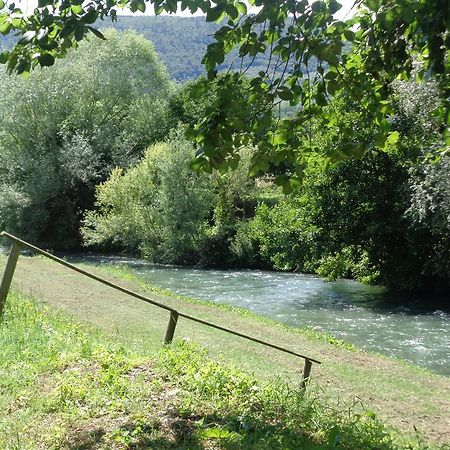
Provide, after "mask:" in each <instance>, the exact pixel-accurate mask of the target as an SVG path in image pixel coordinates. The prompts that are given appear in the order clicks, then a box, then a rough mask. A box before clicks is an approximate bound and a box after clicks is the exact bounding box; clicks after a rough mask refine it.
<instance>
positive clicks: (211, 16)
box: [206, 5, 225, 22]
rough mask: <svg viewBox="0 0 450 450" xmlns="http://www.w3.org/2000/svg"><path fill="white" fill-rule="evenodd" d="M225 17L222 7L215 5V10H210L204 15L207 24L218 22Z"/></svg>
mask: <svg viewBox="0 0 450 450" xmlns="http://www.w3.org/2000/svg"><path fill="white" fill-rule="evenodd" d="M224 15H225V8H224V5H217V6H216V7H215V8H211V9H209V10H208V12H207V13H206V21H207V22H220V21H221V20H222V19H223V16H224Z"/></svg>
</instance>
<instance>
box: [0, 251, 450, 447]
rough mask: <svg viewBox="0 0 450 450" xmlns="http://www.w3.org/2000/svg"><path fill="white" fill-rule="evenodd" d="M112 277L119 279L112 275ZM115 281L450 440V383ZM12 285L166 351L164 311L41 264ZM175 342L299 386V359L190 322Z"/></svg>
mask: <svg viewBox="0 0 450 450" xmlns="http://www.w3.org/2000/svg"><path fill="white" fill-rule="evenodd" d="M2 261H4V258H3V260H2ZM102 273H105V272H104V271H102ZM119 275H120V277H119ZM109 276H113V274H112V272H111V271H110V273H109ZM115 279H116V281H117V280H119V282H121V283H124V284H126V285H127V286H128V287H131V288H133V289H136V290H140V291H141V292H146V294H147V295H150V296H152V297H153V298H155V299H157V300H159V301H164V302H166V303H167V304H168V305H171V306H173V307H176V308H178V309H180V310H182V311H184V312H187V313H189V314H193V315H197V316H200V317H202V318H203V319H206V320H211V321H213V322H216V323H220V324H222V325H226V326H229V327H230V328H234V329H239V330H240V331H242V332H246V333H248V334H252V335H255V336H258V337H261V338H264V339H266V340H269V341H271V342H276V343H278V344H280V345H283V346H286V347H287V348H291V349H293V350H294V351H299V352H301V353H305V354H307V355H309V356H311V357H315V358H317V359H319V360H321V361H323V364H322V365H321V366H319V367H317V366H315V367H314V368H313V372H312V378H313V385H314V384H315V385H316V386H317V396H318V397H319V398H321V397H326V398H328V399H330V398H332V399H334V402H335V403H336V404H338V403H339V404H340V405H343V404H345V405H355V404H360V405H362V406H361V409H362V410H366V409H369V410H372V411H374V412H375V414H377V415H378V416H379V417H381V418H382V420H384V421H386V422H387V423H389V424H392V425H395V426H397V427H398V428H399V429H400V430H402V431H403V432H406V433H414V428H417V429H418V430H419V432H420V433H423V435H424V436H426V438H427V439H431V440H433V441H435V442H449V441H450V419H449V418H448V410H450V382H449V380H448V378H445V377H440V376H438V375H433V374H431V373H429V372H427V371H424V370H421V369H418V368H414V367H411V366H409V365H406V364H403V363H401V362H399V361H395V360H391V359H389V358H382V357H379V356H376V355H373V354H369V353H365V352H361V351H351V349H347V348H345V347H339V346H337V345H333V343H328V342H325V341H322V340H320V339H311V338H310V337H307V336H306V335H304V334H302V333H301V332H299V331H297V330H293V329H289V328H287V327H283V326H279V325H275V324H273V323H270V322H269V321H265V320H260V319H256V318H254V317H252V316H251V315H249V314H243V313H242V312H241V311H234V310H233V309H231V308H219V307H217V306H213V305H210V304H205V303H203V302H201V303H200V302H193V301H192V302H186V301H185V300H182V299H180V298H176V297H169V296H166V295H163V294H162V293H161V292H149V291H148V290H146V289H145V288H144V287H143V286H142V285H140V284H139V283H137V282H136V280H133V279H130V277H129V279H127V280H124V279H123V273H122V274H118V273H116V274H115ZM14 284H15V286H16V287H18V288H20V289H21V290H22V291H24V292H27V293H33V294H35V295H36V296H37V297H38V298H42V299H43V300H44V301H45V302H46V303H48V304H50V305H53V306H56V307H58V308H63V309H65V310H66V311H68V312H70V313H71V314H72V315H74V316H75V317H77V318H78V319H81V320H85V321H88V322H90V323H93V324H95V325H97V326H100V327H102V328H103V329H104V330H105V331H106V332H108V333H109V334H113V335H115V336H116V337H118V338H120V339H121V340H123V341H124V342H126V343H127V345H129V346H130V347H131V348H133V349H135V350H136V351H139V352H142V353H146V352H147V353H152V352H155V351H156V350H157V349H159V348H160V346H161V341H162V337H163V335H164V330H165V327H166V324H167V320H168V317H167V313H166V312H161V311H160V310H157V309H156V308H153V307H151V306H149V305H147V304H144V303H142V302H139V301H138V300H134V299H129V298H126V297H124V296H123V294H119V293H116V292H114V291H111V290H110V289H107V288H105V287H104V286H100V285H98V284H97V283H95V282H93V281H92V280H88V279H84V278H82V277H80V276H79V275H77V274H74V273H71V272H68V271H67V269H64V268H62V267H59V266H56V265H55V264H53V263H50V262H48V261H46V260H44V259H42V258H26V257H21V259H20V260H19V265H18V267H17V272H16V275H15V279H14ZM176 337H177V338H187V339H189V340H191V341H192V342H195V343H198V344H199V345H201V346H203V347H205V348H206V349H208V351H209V352H210V354H211V356H212V357H213V358H222V360H226V361H231V362H233V364H236V365H237V366H238V367H241V368H243V369H245V370H247V371H251V372H253V373H255V375H256V376H257V377H258V378H264V379H267V378H273V377H274V376H279V377H281V378H283V379H286V378H289V379H292V380H293V381H294V382H297V381H298V380H299V370H300V369H301V365H299V363H298V361H297V360H296V359H295V358H291V357H287V356H284V355H281V354H279V353H278V352H276V351H272V350H268V349H265V348H262V347H261V346H258V345H257V344H249V343H248V342H245V341H242V340H241V339H239V338H236V337H230V336H229V335H224V334H223V333H221V332H218V331H215V330H209V329H205V328H201V327H198V326H195V325H193V324H190V323H188V322H186V321H180V323H179V325H178V327H177V334H176ZM368 386H370V389H368ZM312 387H313V386H312ZM346 407H347V406H346Z"/></svg>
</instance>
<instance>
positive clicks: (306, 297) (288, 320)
mask: <svg viewBox="0 0 450 450" xmlns="http://www.w3.org/2000/svg"><path fill="white" fill-rule="evenodd" d="M82 259H83V261H84V262H91V263H93V264H114V265H118V264H119V265H126V266H128V267H129V268H131V269H132V270H133V271H134V272H135V273H136V274H137V275H139V276H140V277H141V278H142V279H144V280H145V281H148V282H149V283H151V284H153V285H155V286H159V287H162V288H166V289H169V290H171V291H173V292H176V293H178V294H182V295H185V296H189V297H194V298H200V299H207V300H212V301H214V302H217V303H224V304H227V305H232V306H240V307H243V308H246V309H248V310H250V311H252V312H255V313H257V314H260V315H263V316H266V317H269V318H271V319H274V320H276V321H279V322H282V323H285V324H287V325H290V326H293V327H312V328H313V329H316V330H319V331H323V332H326V333H329V334H331V335H333V336H334V337H336V338H338V339H342V340H344V341H347V342H351V343H353V344H355V345H356V346H358V347H360V348H364V349H367V350H371V351H375V352H378V353H381V354H383V355H387V356H394V357H396V358H401V359H404V360H406V361H409V362H411V363H414V364H417V365H419V366H422V367H426V368H428V369H430V370H432V371H434V372H436V373H440V374H443V375H450V311H448V310H447V311H443V310H442V309H439V307H438V306H436V305H435V304H433V302H432V301H431V300H430V299H427V298H425V297H422V298H415V299H412V298H399V297H398V296H391V295H389V294H388V293H386V292H385V290H384V289H382V288H379V287H373V286H366V285H363V284H361V283H357V282H355V281H349V280H340V281H336V282H333V283H328V282H325V281H323V280H321V279H320V278H318V277H315V276H311V275H303V274H294V273H281V272H269V271H259V270H230V271H228V270H202V269H197V268H186V267H173V266H157V265H152V264H149V263H146V262H144V261H141V260H136V259H130V258H121V257H105V258H99V257H92V258H90V257H83V258H82ZM400 305H401V306H400ZM405 305H407V306H405ZM424 305H427V306H424ZM441 308H442V307H441Z"/></svg>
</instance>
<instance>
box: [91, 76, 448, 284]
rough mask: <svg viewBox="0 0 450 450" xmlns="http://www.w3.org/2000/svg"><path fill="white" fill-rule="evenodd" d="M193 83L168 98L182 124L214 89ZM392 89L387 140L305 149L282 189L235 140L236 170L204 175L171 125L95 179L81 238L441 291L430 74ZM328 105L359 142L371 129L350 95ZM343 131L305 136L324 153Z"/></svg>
mask: <svg viewBox="0 0 450 450" xmlns="http://www.w3.org/2000/svg"><path fill="white" fill-rule="evenodd" d="M199 82H200V83H201V80H200V81H199ZM195 88H196V83H188V84H186V85H185V86H184V88H183V89H182V90H181V91H179V92H178V93H177V94H176V95H175V96H174V97H173V98H172V100H171V102H170V110H171V114H170V115H171V120H172V123H175V122H176V121H178V123H179V127H182V126H184V125H189V126H192V125H195V123H196V121H198V120H201V117H202V116H203V114H204V113H203V111H204V109H207V108H209V107H210V106H211V104H212V103H213V102H214V98H213V97H214V95H215V94H213V93H210V95H209V96H207V97H205V98H204V100H203V101H198V100H197V101H194V100H192V98H191V95H190V92H191V91H192V90H193V89H194V90H195ZM395 92H396V93H397V96H398V97H397V98H398V100H397V101H396V110H395V122H394V123H393V124H392V127H393V128H394V129H396V132H395V133H394V134H393V135H392V137H393V139H390V140H389V141H388V142H387V143H386V144H385V147H384V149H383V151H375V150H374V151H373V152H371V153H369V154H368V155H366V156H365V157H364V158H362V159H360V158H359V157H353V158H347V159H345V160H343V161H341V162H339V163H337V164H334V165H331V166H328V167H326V165H327V162H328V159H327V157H326V156H325V157H318V156H314V155H311V157H310V158H309V160H308V161H306V163H305V164H304V166H303V171H304V173H303V183H302V185H301V187H299V188H298V190H296V191H295V192H294V193H293V194H291V195H289V196H287V197H285V198H283V195H282V194H281V188H277V186H276V184H282V183H278V182H277V180H278V179H279V178H282V177H284V176H285V175H284V173H283V171H281V173H280V172H279V169H278V168H277V167H276V166H273V167H272V168H270V169H269V172H271V175H270V176H268V177H267V176H266V177H264V178H253V179H248V180H246V171H247V170H248V168H249V165H250V160H251V157H252V154H253V149H251V148H249V149H248V150H246V151H245V152H244V153H242V152H241V165H240V166H239V169H238V170H237V171H231V172H227V173H224V174H223V175H219V174H217V173H216V174H212V175H206V174H204V175H203V176H201V177H199V176H196V175H195V174H194V173H193V172H191V171H189V170H188V169H187V166H188V163H189V161H190V159H191V158H192V157H193V154H194V149H193V148H192V146H191V145H190V144H189V142H188V141H186V140H185V139H184V138H182V137H180V135H179V134H178V135H177V134H172V136H171V137H169V139H168V140H167V141H166V143H165V144H159V145H158V146H156V147H154V148H152V149H150V150H149V151H148V153H147V155H146V157H145V158H144V159H143V160H142V161H141V162H140V163H139V165H138V166H136V168H133V169H130V170H129V171H128V172H127V173H125V174H123V173H122V172H121V171H117V172H114V173H113V176H112V177H111V179H110V180H109V181H108V182H106V183H105V184H103V185H101V186H100V187H99V188H98V191H97V206H98V210H97V211H95V212H90V213H88V214H87V216H86V221H85V227H84V234H85V237H86V242H87V243H90V244H92V243H96V244H99V243H103V245H105V244H107V243H109V242H111V241H112V242H116V243H120V244H121V245H122V248H126V249H128V250H131V251H132V252H136V251H140V252H141V254H142V255H144V256H145V257H147V258H149V259H151V260H153V261H157V262H163V263H182V264H186V263H187V264H202V265H207V266H219V267H268V268H275V269H278V270H294V271H302V272H310V273H318V274H320V275H321V276H324V277H326V278H329V279H336V278H341V277H352V278H357V279H359V280H361V281H364V282H368V283H377V284H383V285H386V286H389V287H391V288H393V289H400V290H416V289H431V290H434V291H437V292H442V291H448V289H449V288H450V272H449V249H450V245H449V240H448V236H450V227H449V221H448V209H449V200H450V198H449V192H448V179H449V178H448V161H447V159H446V157H443V159H442V160H440V159H438V160H437V161H438V162H436V161H435V160H434V158H436V156H437V154H438V152H439V148H440V146H441V136H440V132H439V124H440V122H439V119H436V118H434V117H433V115H432V112H433V111H434V109H435V107H436V105H437V104H438V103H439V98H438V95H437V90H436V85H435V83H432V82H428V83H425V84H417V83H414V82H398V83H397V85H396V87H395ZM411 93H413V95H410V94H411ZM332 108H333V109H334V110H335V111H339V112H340V117H341V123H343V124H346V126H348V127H352V129H353V133H354V136H355V138H354V141H355V144H356V145H357V144H358V142H361V141H364V140H367V139H370V138H371V136H373V135H375V134H376V130H375V129H374V128H373V127H370V125H365V124H364V122H363V121H362V119H361V114H360V111H359V109H358V107H357V105H356V106H355V105H354V104H353V103H352V102H349V101H348V99H337V100H336V101H335V102H334V103H333V105H332ZM339 131H340V127H338V126H336V127H334V128H328V127H327V128H324V127H323V124H322V123H321V122H320V121H316V122H315V123H314V127H313V128H312V130H311V140H312V141H313V142H314V145H320V146H321V147H322V148H323V153H324V154H325V155H329V154H332V153H333V152H336V151H338V150H337V149H339V148H340V147H341V146H342V145H344V144H343V143H342V142H340V140H342V136H341V135H340V133H339ZM355 155H356V156H360V155H358V154H357V153H356V154H355ZM174 174H175V175H174ZM130 211H136V215H135V214H130ZM131 218H133V219H131ZM134 220H136V222H134Z"/></svg>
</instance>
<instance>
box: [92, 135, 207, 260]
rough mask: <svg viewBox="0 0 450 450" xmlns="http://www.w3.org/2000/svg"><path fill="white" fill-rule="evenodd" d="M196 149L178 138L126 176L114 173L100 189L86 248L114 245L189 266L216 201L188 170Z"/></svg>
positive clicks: (149, 152)
mask: <svg viewBox="0 0 450 450" xmlns="http://www.w3.org/2000/svg"><path fill="white" fill-rule="evenodd" d="M192 156H193V154H192V146H191V145H190V143H189V142H187V141H186V140H185V139H183V138H181V137H180V136H179V135H178V136H173V137H172V139H171V140H170V141H168V142H166V143H160V144H155V145H154V146H153V147H150V148H149V149H148V150H147V151H146V152H145V155H144V157H143V158H142V160H141V161H140V162H139V163H138V164H137V165H136V166H135V167H132V168H130V169H129V170H128V171H127V172H126V173H125V172H124V171H123V170H122V169H115V170H114V171H113V172H112V174H111V177H110V178H109V179H108V181H106V182H105V183H102V184H100V185H99V186H98V187H97V202H96V204H97V206H98V210H97V211H92V212H88V213H87V215H86V218H85V220H84V228H83V235H84V238H85V242H86V243H87V244H98V243H101V242H105V241H106V242H108V241H113V242H115V243H120V244H121V245H122V246H123V247H124V248H126V249H127V250H129V251H130V250H132V251H137V250H138V251H140V252H141V253H142V254H143V255H145V256H146V257H147V258H149V259H151V260H153V261H157V262H164V263H176V264H189V263H192V262H193V259H194V255H195V254H196V253H198V247H199V241H200V240H201V238H202V235H203V231H202V230H203V228H204V226H205V221H206V219H207V217H208V215H209V213H210V210H211V195H210V191H209V189H208V186H207V184H206V181H207V180H206V179H205V178H200V177H198V176H197V175H196V174H195V173H193V172H192V171H191V170H190V168H189V161H190V160H191V158H192Z"/></svg>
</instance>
